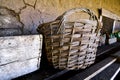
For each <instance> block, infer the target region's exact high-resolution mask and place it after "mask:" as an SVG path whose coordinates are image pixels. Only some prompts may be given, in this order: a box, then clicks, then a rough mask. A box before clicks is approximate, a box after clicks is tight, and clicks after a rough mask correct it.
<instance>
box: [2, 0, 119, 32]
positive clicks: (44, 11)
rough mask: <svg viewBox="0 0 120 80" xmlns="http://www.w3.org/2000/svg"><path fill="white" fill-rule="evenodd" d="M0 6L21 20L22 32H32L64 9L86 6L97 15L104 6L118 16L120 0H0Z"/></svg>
mask: <svg viewBox="0 0 120 80" xmlns="http://www.w3.org/2000/svg"><path fill="white" fill-rule="evenodd" d="M0 6H3V7H5V8H7V9H9V10H11V11H13V12H14V13H15V14H16V15H17V16H18V20H19V21H20V22H21V24H23V25H22V27H23V32H24V33H23V34H34V33H37V32H36V28H37V27H38V25H39V24H42V23H45V22H49V21H52V20H54V19H56V18H57V17H58V16H59V15H61V14H62V13H63V12H64V11H66V10H68V9H71V8H76V7H87V8H89V9H91V10H93V11H94V12H95V14H96V15H98V8H105V9H107V10H110V11H112V12H113V13H115V14H117V15H119V16H120V0H0Z"/></svg>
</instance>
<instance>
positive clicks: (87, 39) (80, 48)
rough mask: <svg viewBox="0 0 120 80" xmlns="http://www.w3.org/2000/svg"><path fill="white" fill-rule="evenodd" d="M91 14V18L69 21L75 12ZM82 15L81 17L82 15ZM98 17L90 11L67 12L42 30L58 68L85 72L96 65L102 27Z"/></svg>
mask: <svg viewBox="0 0 120 80" xmlns="http://www.w3.org/2000/svg"><path fill="white" fill-rule="evenodd" d="M80 12H83V13H87V14H88V15H89V16H90V17H89V18H88V19H77V20H74V21H70V20H68V17H70V16H71V15H72V14H74V13H80ZM79 16H81V15H79ZM98 25H99V23H98V20H97V18H96V16H95V15H94V14H93V13H92V12H91V11H90V10H89V9H86V8H75V9H71V10H69V11H67V12H65V13H64V14H63V15H62V16H60V17H59V18H57V19H56V20H55V21H52V22H49V23H45V24H43V25H42V26H39V27H38V31H39V32H42V33H43V34H44V37H45V44H46V45H45V46H46V53H47V58H48V61H49V62H50V63H52V64H53V66H54V67H55V68H59V69H69V70H73V69H84V68H86V67H87V66H89V65H91V64H93V63H94V61H95V58H96V51H97V46H98V41H99V35H100V28H99V26H98Z"/></svg>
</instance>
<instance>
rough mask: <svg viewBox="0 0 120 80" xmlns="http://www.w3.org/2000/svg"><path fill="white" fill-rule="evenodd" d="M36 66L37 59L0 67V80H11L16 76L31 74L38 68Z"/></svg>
mask: <svg viewBox="0 0 120 80" xmlns="http://www.w3.org/2000/svg"><path fill="white" fill-rule="evenodd" d="M37 65H38V58H34V59H30V60H26V61H18V62H13V63H10V64H7V65H3V66H0V80H11V79H13V78H16V77H18V76H22V75H24V74H27V73H30V72H33V71H35V70H37V69H38V68H39V67H38V66H37Z"/></svg>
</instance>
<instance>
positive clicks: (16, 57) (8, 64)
mask: <svg viewBox="0 0 120 80" xmlns="http://www.w3.org/2000/svg"><path fill="white" fill-rule="evenodd" d="M41 49H42V35H24V36H8V37H0V80H9V79H13V78H16V77H18V76H22V75H24V74H27V73H30V72H33V71H35V70H37V69H39V67H40V59H41Z"/></svg>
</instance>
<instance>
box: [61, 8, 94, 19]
mask: <svg viewBox="0 0 120 80" xmlns="http://www.w3.org/2000/svg"><path fill="white" fill-rule="evenodd" d="M81 11H83V12H86V13H88V14H89V15H90V19H95V15H94V14H93V12H92V11H91V10H89V9H87V8H74V9H70V10H68V11H66V12H65V13H64V14H63V15H62V20H63V21H64V20H66V18H67V17H68V16H70V15H71V14H73V13H76V12H81Z"/></svg>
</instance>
